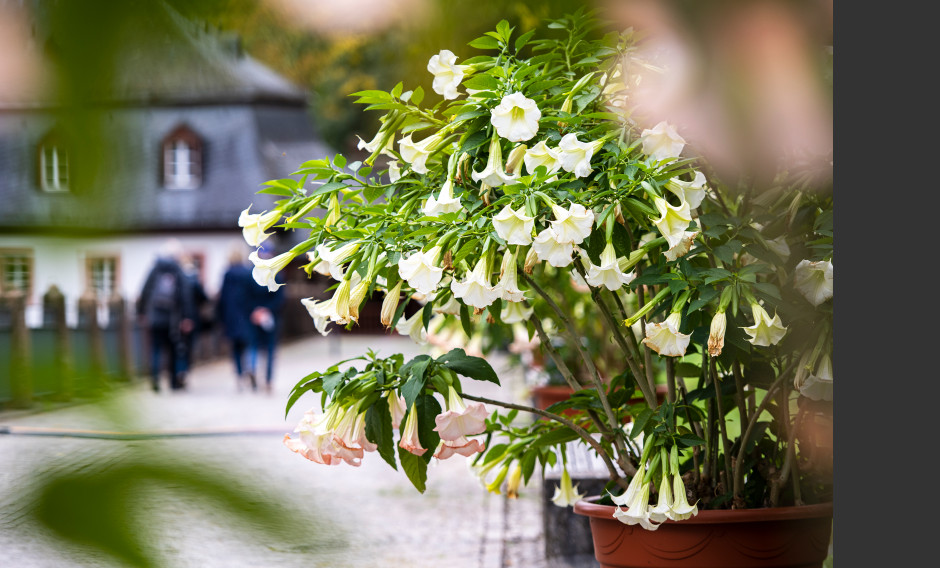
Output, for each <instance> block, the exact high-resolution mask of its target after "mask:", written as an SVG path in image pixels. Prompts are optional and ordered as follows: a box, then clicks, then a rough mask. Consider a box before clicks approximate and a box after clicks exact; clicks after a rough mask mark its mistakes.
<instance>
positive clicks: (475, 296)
mask: <svg viewBox="0 0 940 568" xmlns="http://www.w3.org/2000/svg"><path fill="white" fill-rule="evenodd" d="M450 289H451V290H453V292H454V297H456V298H460V299H461V300H463V303H465V304H467V305H470V306H473V307H474V308H481V309H482V308H485V307H487V306H489V305H490V304H492V303H493V302H494V301H496V298H498V297H499V293H498V292H497V291H496V290H495V289H494V287H493V286H491V285H490V275H489V271H488V270H487V266H486V257H485V256H482V257H480V260H478V261H477V263H476V266H474V267H473V270H472V271H470V272H468V273H467V275H466V278H464V279H463V281H458V280H454V281H452V282H451V283H450Z"/></svg>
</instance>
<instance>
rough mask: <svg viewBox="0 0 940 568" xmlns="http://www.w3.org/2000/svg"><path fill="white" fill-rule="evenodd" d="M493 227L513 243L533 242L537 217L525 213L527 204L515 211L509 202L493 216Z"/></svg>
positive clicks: (503, 237) (508, 241) (498, 233)
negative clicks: (533, 231)
mask: <svg viewBox="0 0 940 568" xmlns="http://www.w3.org/2000/svg"><path fill="white" fill-rule="evenodd" d="M493 228H494V229H496V234H497V235H499V236H500V238H502V239H504V240H505V241H506V242H507V243H508V244H511V245H529V244H532V230H533V229H534V228H535V217H530V216H528V215H526V214H525V206H520V207H519V209H518V210H515V211H513V209H512V207H510V206H509V205H508V204H507V205H506V206H505V207H503V209H502V210H501V211H500V212H499V213H497V214H496V215H494V216H493Z"/></svg>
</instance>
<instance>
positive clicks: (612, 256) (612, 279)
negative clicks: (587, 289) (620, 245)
mask: <svg viewBox="0 0 940 568" xmlns="http://www.w3.org/2000/svg"><path fill="white" fill-rule="evenodd" d="M588 262H589V266H588V271H587V283H588V284H590V285H591V286H595V287H596V286H605V287H606V288H607V289H608V290H610V291H612V292H613V291H614V290H619V289H620V288H621V287H622V286H623V285H624V284H629V283H630V282H633V279H634V278H636V273H634V272H630V273H629V274H624V273H623V271H621V270H620V261H619V260H618V259H617V252H616V251H615V250H614V245H613V243H607V246H606V247H604V250H603V251H602V252H601V264H600V266H597V265H595V264H594V263H591V262H590V260H589V261H588Z"/></svg>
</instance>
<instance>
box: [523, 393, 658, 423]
mask: <svg viewBox="0 0 940 568" xmlns="http://www.w3.org/2000/svg"><path fill="white" fill-rule="evenodd" d="M573 392H574V390H572V389H571V387H569V386H568V385H542V386H537V387H532V391H531V393H532V400H533V401H534V404H535V406H536V408H541V409H542V410H545V409H546V408H548V407H549V406H551V405H553V404H555V403H556V402H562V401H565V400H568V399H569V398H571V394H572V393H573ZM656 398H657V399H658V400H659V402H660V403H662V402H663V401H664V400H666V385H657V386H656ZM641 400H643V398H642V397H636V398H634V399H632V400H631V401H630V402H639V401H641ZM562 414H564V415H565V416H573V415H574V414H575V411H574V410H571V409H568V410H564V411H562ZM627 421H628V422H629V417H628V418H627Z"/></svg>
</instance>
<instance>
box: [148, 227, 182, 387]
mask: <svg viewBox="0 0 940 568" xmlns="http://www.w3.org/2000/svg"><path fill="white" fill-rule="evenodd" d="M181 254H182V246H181V245H180V243H179V241H177V240H175V239H169V240H167V241H166V242H165V243H164V244H163V246H162V247H161V249H160V251H159V253H158V256H157V259H156V261H155V262H154V265H153V268H152V269H151V270H150V273H149V274H148V275H147V279H146V280H145V281H144V287H143V289H142V290H141V292H140V296H139V297H138V299H137V315H138V318H139V319H140V320H141V323H142V324H143V326H144V327H145V328H146V329H147V332H148V334H149V336H150V363H151V364H150V380H151V386H152V388H153V390H154V391H155V392H156V391H159V390H160V374H161V370H162V362H163V354H164V352H166V354H167V356H168V357H167V371H168V373H169V375H170V388H171V389H173V390H181V389H183V388H185V377H184V375H183V374H181V373H180V372H179V369H180V368H181V367H182V366H183V363H182V360H181V358H182V357H183V351H184V349H185V346H184V344H183V341H182V338H183V334H185V333H189V332H190V331H192V328H193V325H194V324H193V320H192V319H191V316H190V314H192V313H193V308H192V296H191V294H190V291H189V288H188V286H186V285H185V282H184V279H185V275H184V274H183V270H182V268H180V265H179V257H180V255H181Z"/></svg>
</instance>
